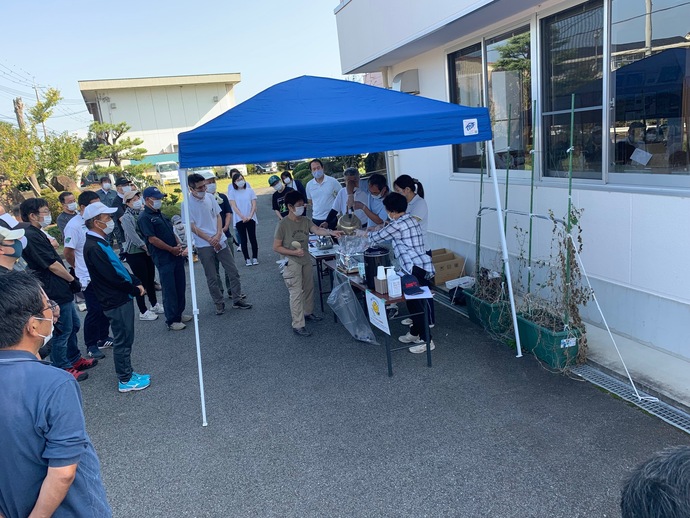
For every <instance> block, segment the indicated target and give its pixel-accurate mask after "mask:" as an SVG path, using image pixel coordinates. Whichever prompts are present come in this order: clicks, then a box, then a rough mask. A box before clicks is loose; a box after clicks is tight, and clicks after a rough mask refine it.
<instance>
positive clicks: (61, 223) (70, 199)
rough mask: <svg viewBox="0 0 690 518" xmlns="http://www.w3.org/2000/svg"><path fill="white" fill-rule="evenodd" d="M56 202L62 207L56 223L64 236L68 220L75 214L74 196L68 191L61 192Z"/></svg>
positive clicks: (75, 201)
mask: <svg viewBox="0 0 690 518" xmlns="http://www.w3.org/2000/svg"><path fill="white" fill-rule="evenodd" d="M58 200H59V201H60V205H62V212H61V213H60V214H58V217H57V221H56V223H57V226H58V228H59V229H60V232H61V233H62V235H63V236H64V235H65V227H66V226H67V223H69V220H71V219H72V218H73V217H74V216H75V215H76V213H77V200H76V198H75V197H74V194H72V193H71V192H69V191H65V192H61V193H60V196H58Z"/></svg>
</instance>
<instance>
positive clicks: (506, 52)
mask: <svg viewBox="0 0 690 518" xmlns="http://www.w3.org/2000/svg"><path fill="white" fill-rule="evenodd" d="M485 45H486V68H487V71H488V80H489V81H488V83H489V113H490V115H491V121H492V126H493V133H494V148H495V152H496V167H498V168H499V169H506V168H507V167H508V166H509V167H510V169H528V170H531V169H532V155H531V154H530V150H531V149H532V92H531V80H530V78H531V63H532V61H531V59H530V33H529V27H523V28H521V29H517V30H515V31H512V32H510V33H508V34H503V35H501V36H498V37H496V38H492V39H490V40H487V41H486V43H485Z"/></svg>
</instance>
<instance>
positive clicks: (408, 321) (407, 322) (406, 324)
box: [400, 318, 412, 326]
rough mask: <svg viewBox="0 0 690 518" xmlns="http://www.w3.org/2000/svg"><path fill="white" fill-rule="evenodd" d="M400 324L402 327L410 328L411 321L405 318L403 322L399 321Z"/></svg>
mask: <svg viewBox="0 0 690 518" xmlns="http://www.w3.org/2000/svg"><path fill="white" fill-rule="evenodd" d="M400 323H401V324H402V325H404V326H411V325H412V319H411V318H406V319H405V320H401V321H400Z"/></svg>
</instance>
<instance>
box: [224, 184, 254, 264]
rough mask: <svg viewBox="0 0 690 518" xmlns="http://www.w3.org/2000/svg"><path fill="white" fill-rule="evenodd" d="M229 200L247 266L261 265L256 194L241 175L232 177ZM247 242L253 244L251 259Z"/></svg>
mask: <svg viewBox="0 0 690 518" xmlns="http://www.w3.org/2000/svg"><path fill="white" fill-rule="evenodd" d="M228 200H230V206H231V207H232V218H233V222H234V224H235V228H236V229H237V231H238V232H239V234H240V246H241V247H242V255H243V256H244V262H245V264H246V266H252V265H257V264H259V259H258V253H259V245H258V243H257V241H256V224H257V223H258V219H257V218H256V193H255V192H254V189H252V188H251V187H249V186H248V185H247V182H246V181H245V179H244V176H242V174H241V173H235V174H233V175H232V183H231V184H230V185H229V186H228ZM247 241H249V242H250V243H251V244H252V257H251V259H250V258H249V248H248V246H247Z"/></svg>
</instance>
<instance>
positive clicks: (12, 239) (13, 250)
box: [0, 220, 24, 274]
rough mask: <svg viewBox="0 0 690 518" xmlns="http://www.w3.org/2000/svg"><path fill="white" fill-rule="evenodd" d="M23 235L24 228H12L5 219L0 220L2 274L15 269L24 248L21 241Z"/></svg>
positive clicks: (0, 265) (0, 266) (0, 262)
mask: <svg viewBox="0 0 690 518" xmlns="http://www.w3.org/2000/svg"><path fill="white" fill-rule="evenodd" d="M23 237H24V229H23V228H11V227H10V226H9V225H8V224H7V223H5V221H3V220H0V274H3V273H7V272H10V271H12V270H13V269H14V265H15V263H16V262H17V260H19V258H20V257H21V256H22V251H23V249H24V247H23V246H22V242H21V239H22V238H23Z"/></svg>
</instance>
